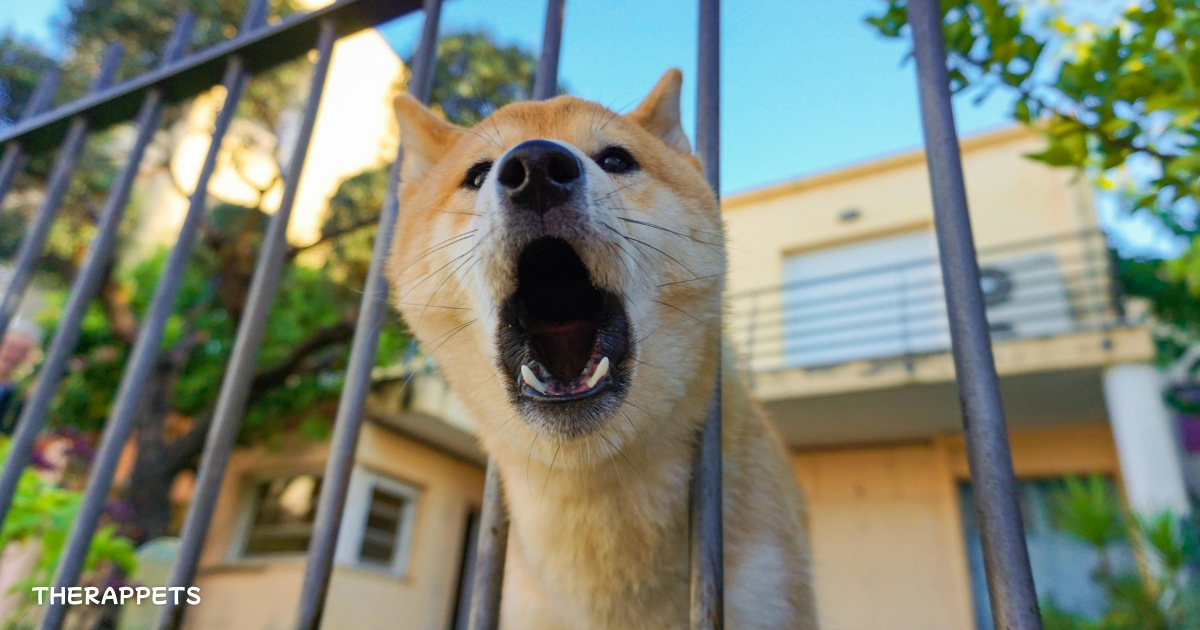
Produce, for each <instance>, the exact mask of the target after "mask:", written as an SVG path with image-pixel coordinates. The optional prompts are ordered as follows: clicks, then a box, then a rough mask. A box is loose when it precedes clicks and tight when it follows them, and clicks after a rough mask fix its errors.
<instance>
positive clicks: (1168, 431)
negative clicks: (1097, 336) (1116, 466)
mask: <svg viewBox="0 0 1200 630" xmlns="http://www.w3.org/2000/svg"><path fill="white" fill-rule="evenodd" d="M1163 385H1164V383H1163V377H1162V375H1161V374H1159V372H1158V371H1157V370H1155V369H1154V368H1153V367H1152V366H1149V365H1141V364H1124V365H1117V366H1114V367H1111V368H1109V369H1108V370H1106V371H1105V373H1104V401H1105V403H1107V405H1108V417H1109V422H1111V423H1112V432H1113V440H1114V441H1115V442H1116V446H1117V457H1118V459H1120V461H1121V475H1122V477H1124V479H1125V494H1126V497H1127V498H1128V499H1129V506H1130V507H1131V508H1132V509H1133V511H1134V512H1136V513H1138V514H1141V515H1143V516H1152V515H1155V514H1158V513H1159V512H1162V511H1164V510H1168V511H1170V512H1172V513H1174V514H1176V515H1179V516H1182V515H1184V514H1187V513H1188V512H1189V510H1190V506H1189V504H1188V496H1187V489H1186V487H1185V485H1184V475H1183V463H1182V458H1181V453H1180V449H1179V441H1178V435H1177V430H1176V427H1175V420H1174V417H1173V415H1172V412H1171V410H1170V408H1168V407H1167V404H1166V402H1165V401H1164V400H1163Z"/></svg>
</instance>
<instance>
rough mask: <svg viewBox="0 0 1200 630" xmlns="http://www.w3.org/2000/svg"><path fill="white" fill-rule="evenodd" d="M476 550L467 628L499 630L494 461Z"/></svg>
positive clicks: (500, 493)
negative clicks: (473, 581)
mask: <svg viewBox="0 0 1200 630" xmlns="http://www.w3.org/2000/svg"><path fill="white" fill-rule="evenodd" d="M551 2H554V0H551ZM475 553H476V560H475V583H474V584H472V585H471V614H470V621H469V622H468V624H467V630H496V628H499V627H500V593H501V592H502V591H503V590H504V564H505V560H507V558H508V509H507V508H506V507H505V505H504V488H503V486H502V485H501V483H500V469H498V468H496V464H495V463H494V462H490V461H489V462H488V466H487V477H486V478H485V479H484V483H483V512H482V513H481V514H480V515H479V542H478V543H477V544H476V552H475Z"/></svg>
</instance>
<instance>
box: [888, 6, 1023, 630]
mask: <svg viewBox="0 0 1200 630" xmlns="http://www.w3.org/2000/svg"><path fill="white" fill-rule="evenodd" d="M908 18H909V23H910V24H911V25H912V37H913V56H914V57H915V58H916V61H917V88H918V91H919V93H920V100H921V121H922V125H923V128H924V134H925V153H926V160H927V161H928V164H929V183H930V188H931V189H932V192H933V213H934V221H935V228H936V231H937V242H938V251H939V252H940V255H941V264H942V279H943V281H944V283H945V287H946V305H947V311H948V315H949V318H950V336H951V340H952V344H953V353H954V367H955V373H956V374H957V381H958V395H959V400H960V401H961V404H962V410H963V424H964V427H965V429H966V438H967V456H968V457H967V459H968V462H969V464H970V469H971V483H972V486H973V487H974V495H975V512H976V515H977V517H978V519H979V534H980V539H981V541H982V544H983V560H984V568H985V572H986V574H987V582H988V592H989V594H990V598H991V604H992V618H993V620H994V622H995V626H996V628H997V630H1041V628H1042V621H1041V617H1040V616H1039V614H1038V606H1037V595H1036V593H1035V592H1034V589H1033V575H1032V573H1031V571H1030V568H1029V551H1028V549H1027V548H1026V546H1025V531H1024V527H1023V524H1022V521H1021V505H1020V503H1019V501H1018V499H1017V484H1016V479H1015V478H1014V475H1013V464H1012V453H1011V451H1010V449H1009V445H1008V431H1007V428H1006V426H1005V420H1004V407H1003V402H1002V400H1001V398H1000V383H999V378H998V377H997V375H996V364H995V361H994V358H993V356H992V344H991V339H990V336H989V333H988V323H987V318H986V317H985V313H984V301H983V291H982V290H981V289H980V286H979V263H978V262H977V260H976V255H975V242H974V238H973V237H972V235H971V217H970V214H969V213H968V210H967V194H966V188H965V186H964V184H963V174H962V159H961V155H960V154H959V147H958V134H957V133H956V132H955V129H954V109H953V106H952V103H951V100H950V78H949V71H948V70H947V67H946V47H945V41H944V35H943V33H942V11H941V7H940V5H939V3H938V1H937V0H910V2H909V3H908Z"/></svg>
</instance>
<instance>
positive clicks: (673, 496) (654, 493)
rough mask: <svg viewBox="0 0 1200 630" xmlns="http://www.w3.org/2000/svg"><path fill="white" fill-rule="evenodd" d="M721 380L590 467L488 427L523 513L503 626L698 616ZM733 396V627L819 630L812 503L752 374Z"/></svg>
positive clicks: (604, 625) (631, 624) (729, 557)
mask: <svg viewBox="0 0 1200 630" xmlns="http://www.w3.org/2000/svg"><path fill="white" fill-rule="evenodd" d="M714 354H715V349H714ZM711 378H712V371H703V370H702V371H701V373H700V376H699V377H698V378H697V379H696V381H695V382H694V383H693V384H691V385H690V386H689V390H690V391H688V395H686V396H683V397H681V398H680V399H679V403H678V404H677V405H676V406H675V408H674V409H672V410H671V411H670V416H669V417H672V418H675V419H677V420H678V422H677V423H673V425H677V427H676V428H677V431H676V432H675V433H673V434H672V433H670V432H669V431H668V432H666V433H667V434H666V435H664V434H663V432H659V433H657V434H655V435H654V436H653V437H652V438H650V439H649V441H648V442H647V443H642V442H638V441H632V442H629V443H627V444H625V446H624V448H623V449H622V453H621V454H620V456H614V457H613V458H612V459H611V460H608V461H599V462H597V463H595V464H594V465H592V466H589V467H578V466H576V467H566V466H562V463H561V461H560V462H559V465H558V466H552V465H547V464H545V463H543V462H539V461H536V460H534V461H530V459H529V458H528V454H527V453H525V452H521V451H520V449H517V448H514V447H513V446H512V445H509V444H507V443H505V442H504V441H502V440H498V439H496V440H487V439H485V445H486V446H487V448H488V450H489V455H490V456H491V457H492V459H493V461H494V462H495V463H496V464H497V465H498V466H499V468H500V471H501V475H502V479H503V480H504V487H505V492H506V500H507V502H508V505H509V511H510V515H511V518H512V533H511V535H510V540H509V555H508V558H509V560H508V562H509V568H508V571H507V573H506V588H505V592H504V598H505V601H506V603H505V605H504V608H503V610H504V615H505V623H504V626H503V627H504V628H506V629H507V630H516V629H531V628H541V627H545V628H587V629H589V630H609V629H611V630H616V629H618V628H620V629H624V628H644V629H647V630H658V629H664V630H665V629H668V628H669V629H675V628H680V629H682V628H685V627H687V619H688V587H689V581H688V496H689V486H690V479H691V468H692V457H693V452H694V447H695V435H696V434H697V433H698V431H699V428H700V426H702V423H703V418H704V417H705V413H706V410H707V406H708V400H709V397H710V395H711V388H712V386H711V382H712V381H711ZM723 397H724V399H725V412H724V417H725V426H724V434H725V435H724V437H725V440H724V451H725V463H724V469H725V471H726V472H725V493H724V494H725V514H726V518H725V550H726V553H725V557H726V567H725V571H726V583H727V584H728V585H729V590H728V591H727V596H726V600H727V603H726V610H727V619H729V623H730V624H731V625H730V626H729V627H736V628H745V629H758V628H762V629H763V630H766V629H767V628H771V629H777V628H785V629H786V628H793V629H796V630H812V629H813V628H815V627H816V626H815V617H814V614H813V606H812V596H811V588H810V586H809V584H808V575H807V552H806V549H805V542H804V540H803V535H804V534H803V532H802V531H801V528H802V523H801V516H800V513H801V511H802V509H803V508H802V506H801V504H800V499H799V497H798V494H796V491H795V487H794V482H792V481H791V480H790V479H787V477H788V476H790V475H791V470H790V466H789V465H788V462H787V459H786V455H785V453H784V452H783V450H782V449H781V448H780V447H779V443H778V442H777V441H776V438H774V436H773V434H772V433H771V430H770V429H769V427H767V425H766V422H765V419H764V418H763V417H762V416H761V414H760V413H759V412H758V410H757V409H756V408H754V406H753V404H752V403H751V402H750V399H749V397H748V395H747V394H746V392H745V390H744V389H743V388H742V387H741V386H740V384H738V383H736V382H732V383H728V382H727V384H726V386H725V391H724V392H723ZM606 459H607V458H606ZM601 464H603V465H601ZM552 468H553V470H552ZM781 468H782V469H783V470H781ZM764 479H765V480H766V481H764ZM771 479H782V480H783V482H784V483H772V482H771V481H769V480H771ZM764 486H766V487H764ZM781 514H783V515H784V516H783V517H781ZM788 514H791V517H789V516H788ZM746 575H750V576H753V577H751V578H748V579H741V580H740V584H743V585H746V586H745V587H741V586H739V581H738V578H739V576H743V577H744V576H746Z"/></svg>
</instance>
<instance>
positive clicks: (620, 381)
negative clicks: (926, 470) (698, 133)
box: [386, 70, 816, 630]
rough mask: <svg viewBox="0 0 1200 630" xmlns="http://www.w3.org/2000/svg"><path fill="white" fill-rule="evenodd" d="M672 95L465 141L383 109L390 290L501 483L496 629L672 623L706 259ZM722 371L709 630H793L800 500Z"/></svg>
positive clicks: (714, 230)
mask: <svg viewBox="0 0 1200 630" xmlns="http://www.w3.org/2000/svg"><path fill="white" fill-rule="evenodd" d="M681 85H682V74H681V73H680V72H679V71H678V70H671V71H668V72H667V73H666V74H665V75H664V76H663V77H662V78H661V79H660V80H659V82H658V83H657V85H656V86H655V87H654V89H653V91H652V92H651V93H650V94H649V96H647V97H646V99H645V100H644V101H643V102H642V103H641V104H640V105H639V106H638V107H637V108H636V109H634V110H633V111H632V112H630V113H628V114H625V115H620V114H618V113H616V112H613V111H610V110H609V109H607V108H605V107H603V106H601V105H598V104H596V103H592V102H588V101H585V100H581V99H578V98H574V97H571V96H559V97H557V98H553V99H550V100H546V101H541V102H525V103H514V104H510V105H507V106H504V107H502V108H500V109H498V110H497V111H496V112H495V113H493V114H492V115H491V116H489V117H488V118H486V119H484V120H482V121H481V122H480V123H479V124H477V125H475V126H474V127H472V128H469V129H468V128H464V127H460V126H455V125H452V124H449V123H447V122H445V121H444V120H443V119H441V118H439V117H438V116H437V115H435V114H434V113H433V112H432V111H430V110H429V109H427V108H425V107H424V106H422V105H421V104H420V103H419V102H418V101H417V100H416V99H414V98H412V97H411V96H408V95H402V96H399V97H398V98H397V99H396V102H395V106H396V113H397V118H398V119H399V122H400V130H401V141H402V143H403V147H404V157H403V160H402V162H401V182H402V183H401V185H400V189H399V191H398V194H399V195H400V200H401V213H400V218H399V219H398V224H397V227H396V231H395V234H394V239H393V242H392V250H391V254H390V257H389V260H388V265H387V271H386V273H387V277H388V279H389V281H390V283H391V286H392V291H393V292H392V300H393V301H394V302H395V304H396V306H397V307H398V308H399V310H400V312H401V313H402V315H403V317H404V320H405V321H406V323H407V325H408V326H409V327H410V329H411V330H412V331H413V333H414V334H415V335H416V337H417V339H418V340H419V342H420V343H421V346H422V348H423V349H424V351H425V352H426V353H427V354H428V355H430V356H431V357H432V358H433V359H434V360H435V361H436V363H437V365H438V366H439V368H440V369H441V371H442V373H443V375H444V376H445V378H446V379H447V380H448V382H449V383H450V386H451V388H452V389H453V390H454V391H455V392H456V393H457V394H458V396H459V397H460V398H461V399H462V401H463V402H464V404H465V405H466V407H467V408H468V409H469V410H470V412H471V413H472V415H473V416H474V417H475V418H476V419H477V421H478V423H479V429H478V433H479V439H480V441H481V444H482V446H483V449H484V450H485V451H486V452H487V455H488V457H489V458H491V461H492V462H494V464H495V465H496V466H497V467H498V469H499V471H500V475H501V481H502V484H503V488H504V493H505V500H506V503H507V507H508V510H509V514H510V518H511V530H510V535H509V542H508V559H507V565H506V569H505V577H504V590H503V596H502V604H501V626H502V627H503V628H505V629H506V630H551V629H553V630H565V629H571V630H575V629H578V630H629V629H631V628H637V629H682V628H686V627H688V615H689V604H688V601H689V600H688V590H689V586H688V584H689V581H688V580H689V578H688V563H689V560H688V558H689V553H688V497H689V483H690V477H691V469H692V462H693V457H694V454H695V451H696V448H697V443H698V436H699V433H700V430H701V427H702V426H703V425H704V420H705V416H706V411H707V409H708V406H709V400H710V398H711V396H712V393H713V387H714V384H715V379H716V374H717V366H718V363H719V362H721V361H722V360H723V353H722V350H721V346H722V344H721V335H720V334H719V322H720V313H721V308H722V302H721V300H722V291H723V288H724V273H725V265H726V259H725V248H724V237H723V226H722V221H721V216H720V210H719V207H718V204H717V199H716V195H715V194H714V192H713V190H712V189H711V188H710V187H709V186H708V184H707V182H706V181H705V179H704V176H703V173H702V165H701V162H700V160H699V159H698V158H697V157H696V156H694V155H693V154H692V150H691V145H690V143H689V142H688V139H687V136H686V135H685V134H684V132H683V128H682V127H681V125H680V113H679V95H680V89H681ZM729 359H730V357H729V356H728V355H725V356H724V360H725V361H726V363H727V364H729V365H730V367H729V368H727V369H725V370H723V373H724V374H725V376H724V382H723V385H722V396H723V401H724V408H723V423H724V424H723V437H724V441H723V447H722V449H723V460H724V461H723V473H724V490H723V492H724V494H723V500H724V523H725V525H724V532H725V543H724V544H725V547H724V549H725V584H726V589H725V611H726V613H725V614H726V620H727V627H729V628H735V629H739V630H741V629H761V630H781V629H795V630H812V629H814V628H816V613H815V606H814V603H813V595H812V588H811V578H810V573H809V561H808V549H807V542H806V540H807V538H806V531H805V527H806V524H805V512H804V504H803V499H802V497H801V494H800V490H799V488H798V486H797V483H796V480H795V474H794V472H793V470H792V469H791V467H790V465H789V463H788V458H787V454H786V451H785V449H784V447H783V445H782V442H781V441H780V440H779V438H778V436H777V435H776V434H775V433H774V431H773V430H772V429H771V427H770V426H769V424H768V422H767V420H766V419H765V417H764V416H763V414H762V412H761V411H760V410H759V409H758V408H757V407H756V406H755V404H754V403H753V402H752V401H751V399H750V397H749V395H748V391H747V388H746V387H745V386H744V384H743V383H742V382H741V381H740V380H738V378H737V376H736V370H734V369H733V367H732V362H731V361H730V360H729Z"/></svg>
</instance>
